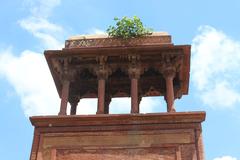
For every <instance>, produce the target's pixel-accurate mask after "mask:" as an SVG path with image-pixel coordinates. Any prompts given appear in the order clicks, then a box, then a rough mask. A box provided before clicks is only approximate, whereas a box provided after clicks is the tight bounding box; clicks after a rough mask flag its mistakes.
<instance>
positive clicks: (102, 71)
mask: <svg viewBox="0 0 240 160" xmlns="http://www.w3.org/2000/svg"><path fill="white" fill-rule="evenodd" d="M97 61H98V62H99V68H98V69H97V71H96V74H97V76H98V107H97V114H105V113H106V111H107V110H108V109H105V90H106V89H105V88H106V79H107V77H108V69H107V68H106V65H105V63H106V61H107V57H106V56H100V57H97Z"/></svg>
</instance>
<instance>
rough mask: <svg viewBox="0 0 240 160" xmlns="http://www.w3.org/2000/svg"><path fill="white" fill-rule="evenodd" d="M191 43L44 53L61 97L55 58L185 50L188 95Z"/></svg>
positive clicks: (184, 92) (185, 90) (183, 89)
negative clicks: (53, 61) (54, 63)
mask: <svg viewBox="0 0 240 160" xmlns="http://www.w3.org/2000/svg"><path fill="white" fill-rule="evenodd" d="M190 49H191V46H190V45H167V46H159V45H157V46H135V47H106V48H98V49H97V48H77V49H63V50H46V51H45V52H44V55H45V57H46V60H47V63H48V66H49V68H50V71H51V74H52V76H53V79H54V82H55V86H56V88H57V91H58V94H59V97H61V96H60V95H61V91H62V85H61V80H60V79H59V77H58V75H57V74H56V73H55V71H54V67H53V64H52V60H51V59H53V58H63V59H64V58H68V57H71V56H73V55H75V56H87V57H88V56H96V55H98V53H100V54H104V55H107V56H111V55H115V54H113V53H114V51H117V53H116V55H119V53H121V52H122V53H123V54H128V53H126V52H125V51H130V52H131V51H133V50H134V53H139V52H140V51H141V52H144V51H145V52H144V53H146V52H147V51H154V50H155V51H156V52H157V51H176V50H183V55H184V62H183V64H184V65H183V69H182V70H181V71H180V74H181V77H183V78H184V79H182V85H181V88H180V90H181V95H187V94H188V89H189V72H190Z"/></svg>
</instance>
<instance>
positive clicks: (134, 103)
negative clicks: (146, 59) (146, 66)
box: [131, 78, 139, 113]
mask: <svg viewBox="0 0 240 160" xmlns="http://www.w3.org/2000/svg"><path fill="white" fill-rule="evenodd" d="M131 113H139V98H138V79H137V78H132V79H131Z"/></svg>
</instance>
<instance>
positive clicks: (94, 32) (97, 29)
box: [87, 28, 107, 35]
mask: <svg viewBox="0 0 240 160" xmlns="http://www.w3.org/2000/svg"><path fill="white" fill-rule="evenodd" d="M87 33H88V34H97V35H98V34H107V33H106V31H104V30H101V29H99V28H92V29H90V30H88V31H87Z"/></svg>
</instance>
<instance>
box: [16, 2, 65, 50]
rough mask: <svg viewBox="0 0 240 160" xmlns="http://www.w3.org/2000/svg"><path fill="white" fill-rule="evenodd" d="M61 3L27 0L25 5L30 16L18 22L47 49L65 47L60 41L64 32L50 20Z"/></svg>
mask: <svg viewBox="0 0 240 160" xmlns="http://www.w3.org/2000/svg"><path fill="white" fill-rule="evenodd" d="M60 3H61V1H60V0H36V1H33V0H26V1H25V5H26V8H29V10H30V15H29V16H28V17H26V18H23V19H21V20H19V21H18V22H19V24H20V26H21V27H22V28H23V29H25V30H26V31H28V32H30V33H31V34H32V35H33V36H34V37H36V38H38V39H39V40H40V41H41V44H43V47H44V48H47V49H60V48H62V47H63V44H62V42H61V41H59V39H61V38H60V37H61V36H63V33H64V30H63V29H62V27H61V26H59V25H57V24H54V23H51V22H49V20H48V17H49V16H50V15H51V13H52V10H53V9H54V8H55V7H56V6H57V5H59V4H60Z"/></svg>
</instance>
